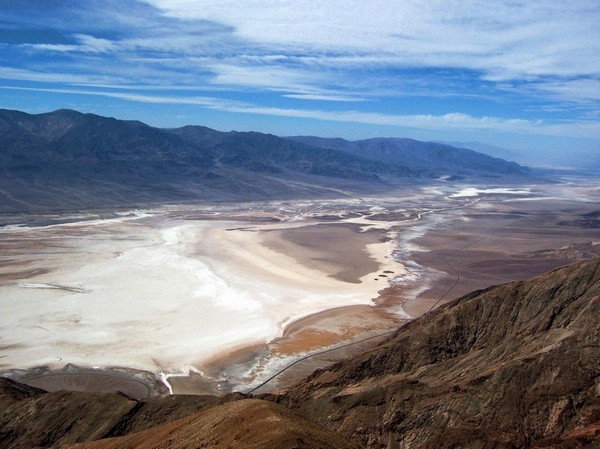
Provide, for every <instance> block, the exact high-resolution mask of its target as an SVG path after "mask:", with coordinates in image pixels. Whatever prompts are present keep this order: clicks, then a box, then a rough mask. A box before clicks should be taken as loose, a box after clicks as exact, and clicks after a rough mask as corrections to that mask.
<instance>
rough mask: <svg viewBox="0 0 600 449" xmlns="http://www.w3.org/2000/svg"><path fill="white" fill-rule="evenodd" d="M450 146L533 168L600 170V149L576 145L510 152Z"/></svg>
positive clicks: (488, 147)
mask: <svg viewBox="0 0 600 449" xmlns="http://www.w3.org/2000/svg"><path fill="white" fill-rule="evenodd" d="M448 144H449V145H452V146H459V147H462V148H469V149H471V150H475V151H478V152H480V153H483V154H487V155H489V156H493V157H498V158H502V159H507V160H511V161H515V162H518V163H519V164H525V165H527V166H529V167H532V168H550V169H557V170H578V171H579V170H583V171H588V170H591V171H598V170H599V169H600V147H599V148H596V149H593V150H590V149H584V148H578V147H577V146H576V145H575V144H573V145H572V146H568V147H565V148H564V149H553V150H551V149H546V148H527V149H526V150H520V151H519V150H508V149H506V148H500V147H497V146H495V145H488V144H485V143H481V142H448Z"/></svg>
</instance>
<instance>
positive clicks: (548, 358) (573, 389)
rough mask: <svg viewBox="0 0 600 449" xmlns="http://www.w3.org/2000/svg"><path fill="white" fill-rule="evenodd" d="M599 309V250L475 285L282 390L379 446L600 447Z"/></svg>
mask: <svg viewBox="0 0 600 449" xmlns="http://www.w3.org/2000/svg"><path fill="white" fill-rule="evenodd" d="M599 316H600V260H599V259H594V260H592V261H587V262H583V263H577V264H575V265H572V266H569V267H566V268H562V269H558V270H555V271H553V272H550V273H548V274H545V275H543V276H540V277H538V278H535V279H533V280H530V281H523V282H513V283H509V284H505V285H501V286H497V287H491V288H488V289H486V290H484V291H479V292H474V293H472V294H470V295H467V296H465V297H463V298H461V299H459V300H457V301H456V302H454V303H451V304H449V305H447V306H446V307H443V308H441V309H438V310H436V311H435V312H433V313H430V314H428V315H425V316H423V317H421V318H420V319H418V320H415V321H413V322H411V323H410V324H408V325H406V326H404V327H402V328H400V329H399V330H398V331H397V333H396V334H395V335H394V336H393V337H391V338H390V339H389V340H388V341H387V342H385V343H384V344H382V345H381V346H380V347H378V348H376V349H374V350H372V351H369V352H367V353H365V354H364V355H362V356H361V357H356V358H354V359H352V360H348V361H345V362H341V363H338V364H336V365H334V366H332V367H330V368H327V369H325V370H321V371H318V372H315V373H314V374H313V375H312V376H311V377H310V378H308V379H306V380H305V381H304V382H302V383H301V384H300V385H297V386H296V387H294V388H292V389H290V390H289V391H288V392H287V393H285V394H284V395H283V396H279V397H272V399H273V400H275V401H277V402H279V403H281V404H283V405H286V406H287V407H289V408H291V409H292V410H296V411H298V412H299V413H302V414H303V415H305V416H308V417H311V418H312V419H314V420H319V422H322V423H323V424H324V425H325V426H326V427H327V428H329V429H332V430H335V431H337V432H340V433H342V434H343V435H346V436H348V437H350V438H352V439H353V440H355V441H357V442H360V443H361V444H363V445H364V446H366V447H369V448H421V447H432V448H433V447H435V448H457V447H460V448H483V447H486V448H487V447H490V448H491V447H493V448H507V449H508V448H523V447H528V448H529V447H538V448H542V447H547V448H550V447H552V448H567V447H568V448H571V447H584V446H585V447H600V320H599V318H598V317H599ZM324 417H327V419H324Z"/></svg>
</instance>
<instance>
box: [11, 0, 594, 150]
mask: <svg viewBox="0 0 600 449" xmlns="http://www.w3.org/2000/svg"><path fill="white" fill-rule="evenodd" d="M599 24H600V2H599V1H598V0H591V1H587V0H570V1H559V0H542V1H538V0H530V1H517V0H510V1H508V0H507V1H501V0H494V1H476V0H463V1H453V0H443V1H442V0H440V1H438V0H369V1H364V0H327V1H325V0H320V1H315V0H270V1H267V0H197V1H189V0H188V1H184V0H144V1H142V0H129V1H123V0H0V108H4V109H18V110H22V111H25V112H29V113H42V112H50V111H53V110H56V109H62V108H68V109H76V110H79V111H82V112H91V113H95V114H99V115H104V116H111V117H116V118H119V119H137V120H141V121H143V122H145V123H148V124H150V125H153V126H158V127H178V126H183V125H188V124H195V125H204V126H209V127H211V128H215V129H218V130H222V131H229V130H238V131H246V130H254V131H261V132H269V133H273V134H276V135H281V136H287V135H317V136H323V137H334V136H339V137H344V138H347V139H350V140H355V139H364V138H371V137H412V138H416V139H420V140H435V141H452V142H474V141H477V142H482V143H485V144H488V145H495V146H499V147H504V148H509V149H512V150H517V151H518V152H527V151H533V150H536V151H538V152H539V151H540V150H548V151H554V152H557V151H564V152H567V153H568V152H571V153H572V154H573V155H584V154H592V153H594V152H595V153H596V154H600V26H599ZM536 154H538V153H536Z"/></svg>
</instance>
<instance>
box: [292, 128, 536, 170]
mask: <svg viewBox="0 0 600 449" xmlns="http://www.w3.org/2000/svg"><path fill="white" fill-rule="evenodd" d="M290 139H291V140H293V141H295V142H302V143H305V144H307V145H312V146H316V147H319V148H329V149H336V150H339V151H343V152H345V153H348V154H353V155H356V156H360V157H363V158H365V159H369V160H375V161H388V162H390V163H407V161H409V162H408V163H409V164H410V167H411V168H413V169H417V170H418V169H421V170H432V171H435V172H438V173H443V172H446V174H447V175H454V176H457V175H458V176H473V175H474V174H479V175H481V174H488V175H490V174H496V175H497V174H505V175H519V174H523V173H524V172H525V171H526V170H525V169H524V168H523V167H522V166H520V165H519V164H517V163H515V162H508V161H506V160H503V159H500V158H497V157H491V156H488V155H485V154H482V153H479V152H476V151H473V150H469V149H466V148H456V147H453V146H451V145H446V144H442V143H435V142H421V141H418V140H413V139H398V138H377V139H367V140H359V141H355V142H350V141H347V140H344V139H339V138H337V139H323V138H320V137H307V136H299V137H291V138H290Z"/></svg>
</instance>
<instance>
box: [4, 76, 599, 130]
mask: <svg viewBox="0 0 600 449" xmlns="http://www.w3.org/2000/svg"><path fill="white" fill-rule="evenodd" d="M0 89H6V90H29V91H35V92H51V93H59V94H67V95H90V96H102V97H109V98H116V99H119V100H125V101H132V102H137V103H148V104H175V105H193V106H200V107H204V108H208V109H212V110H216V111H225V112H232V113H240V114H257V115H266V116H276V117H293V118H307V119H313V120H320V121H326V122H344V123H361V124H370V125H383V126H394V127H408V128H419V129H436V130H439V129H447V130H452V129H469V130H480V131H503V132H510V133H525V134H545V135H557V136H573V137H595V136H597V135H598V133H600V123H597V122H593V121H588V122H586V123H583V122H576V123H572V122H564V123H545V122H543V121H541V120H536V121H531V120H523V119H517V118H511V119H505V118H500V117H489V116H483V117H474V116H472V115H469V114H464V113H460V112H454V113H448V114H443V115H433V114H407V115H396V114H382V113H369V112H361V111H353V110H346V111H342V112H332V111H327V110H319V109H294V108H278V107H264V106H259V105H256V104H251V103H247V102H242V101H234V100H228V99H223V98H218V97H206V96H186V97H181V96H173V95H148V94H140V93H131V92H122V91H117V92H107V91H93V90H87V89H51V88H19V87H14V86H0Z"/></svg>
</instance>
